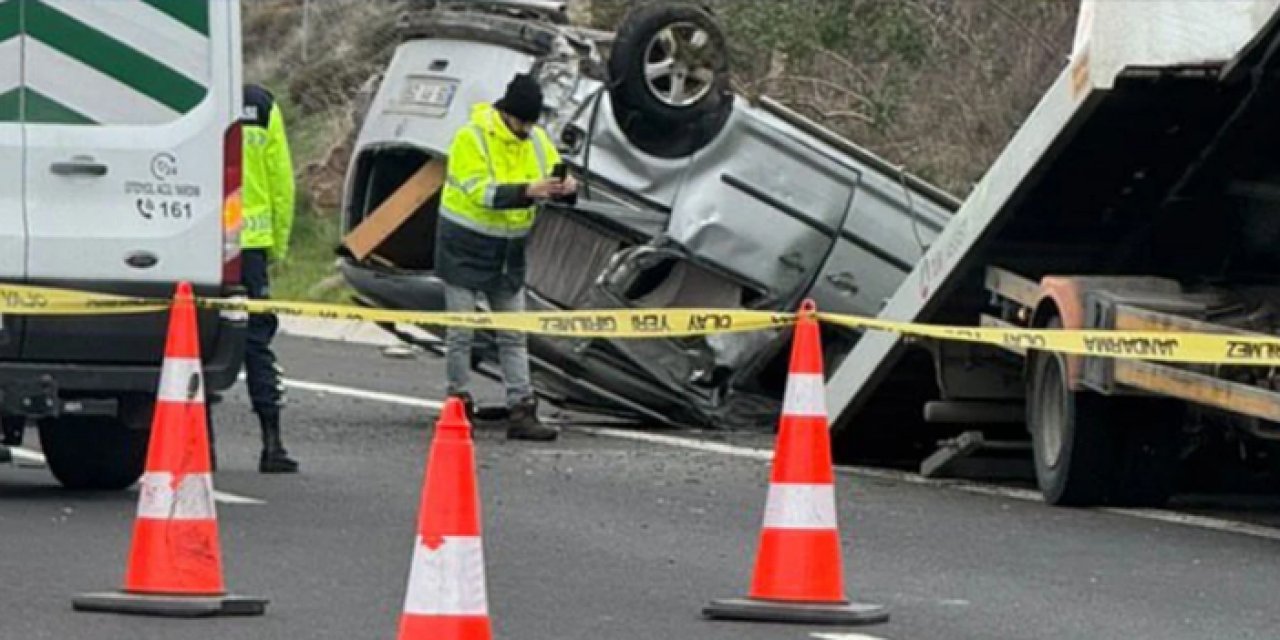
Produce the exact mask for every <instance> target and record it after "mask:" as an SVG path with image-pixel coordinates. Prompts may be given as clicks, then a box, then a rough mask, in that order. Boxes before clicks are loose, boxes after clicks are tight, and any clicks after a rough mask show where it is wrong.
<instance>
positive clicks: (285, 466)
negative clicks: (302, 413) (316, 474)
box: [258, 412, 298, 473]
mask: <svg viewBox="0 0 1280 640" xmlns="http://www.w3.org/2000/svg"><path fill="white" fill-rule="evenodd" d="M258 420H259V422H261V423H262V457H261V458H260V459H259V460H258V471H260V472H262V473H297V471H298V463H297V461H295V460H293V459H291V458H290V457H289V452H288V451H285V450H284V444H283V443H282V442H281V441H280V413H279V412H269V413H266V412H264V413H259V414H258Z"/></svg>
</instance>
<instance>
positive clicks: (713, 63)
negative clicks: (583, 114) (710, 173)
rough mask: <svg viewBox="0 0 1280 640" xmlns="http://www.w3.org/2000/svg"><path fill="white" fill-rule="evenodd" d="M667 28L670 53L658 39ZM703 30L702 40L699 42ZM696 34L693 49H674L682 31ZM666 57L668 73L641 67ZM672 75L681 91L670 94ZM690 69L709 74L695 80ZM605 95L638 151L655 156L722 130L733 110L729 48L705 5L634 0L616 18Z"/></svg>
mask: <svg viewBox="0 0 1280 640" xmlns="http://www.w3.org/2000/svg"><path fill="white" fill-rule="evenodd" d="M664 34H674V35H673V36H672V37H673V38H676V41H677V45H676V50H675V52H674V53H672V52H670V51H668V50H666V49H665V48H664V45H663V44H662V42H663V38H664ZM694 34H705V40H702V38H703V37H704V36H703V35H694ZM686 35H687V36H689V39H690V40H692V39H693V38H695V37H696V38H697V39H699V40H702V44H701V45H700V47H699V49H698V50H697V51H696V52H694V53H693V54H688V53H686V52H682V50H681V49H680V48H679V46H680V44H686V48H688V40H683V41H682V40H681V39H680V38H681V37H682V36H686ZM651 58H653V59H654V61H661V60H662V59H664V58H665V59H669V60H672V61H673V64H674V65H675V69H676V71H675V72H673V74H672V75H671V76H662V77H659V78H656V79H652V80H651V79H650V78H648V77H646V73H645V67H646V65H647V64H648V63H649V62H650V59H651ZM676 73H679V74H680V75H681V76H682V77H684V78H685V82H686V86H690V85H692V86H691V88H689V89H688V90H687V91H685V92H676V91H675V90H674V89H675V85H674V83H673V82H672V81H671V79H672V78H673V77H674V75H675V74H676ZM696 73H707V74H710V78H709V80H700V79H699V78H698V77H696V75H695V74H696ZM609 98H610V101H611V106H612V107H613V112H614V117H615V119H616V120H617V122H618V126H619V127H621V129H622V131H623V132H624V133H625V134H626V136H627V139H628V140H629V141H630V142H631V143H632V144H634V145H635V146H636V147H638V148H640V150H642V151H644V152H645V153H648V154H650V155H654V156H657V157H662V158H678V157H683V156H687V155H690V154H692V153H695V152H697V151H698V150H699V149H701V148H702V147H704V146H706V144H707V143H708V142H710V141H711V140H712V139H714V138H715V137H716V135H717V134H719V133H720V131H721V129H723V128H724V125H725V123H726V122H727V121H728V119H729V114H730V112H731V111H732V109H733V94H732V92H731V91H730V90H729V50H728V46H727V44H726V40H725V35H724V31H723V29H721V28H720V26H719V25H718V24H717V23H716V21H715V19H713V18H712V17H711V15H710V14H709V13H707V11H706V10H704V9H702V8H700V7H698V6H697V5H694V4H692V3H675V4H671V3H660V4H640V5H636V6H635V7H633V8H632V9H631V10H630V11H629V12H628V13H627V15H626V17H625V18H623V20H622V25H621V27H619V29H618V31H617V36H616V39H615V40H614V43H613V49H612V52H611V53H610V55H609Z"/></svg>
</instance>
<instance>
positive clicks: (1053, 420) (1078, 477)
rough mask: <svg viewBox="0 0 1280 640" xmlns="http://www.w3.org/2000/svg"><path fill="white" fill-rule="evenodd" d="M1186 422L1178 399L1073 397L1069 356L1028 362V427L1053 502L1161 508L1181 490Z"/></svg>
mask: <svg viewBox="0 0 1280 640" xmlns="http://www.w3.org/2000/svg"><path fill="white" fill-rule="evenodd" d="M1060 326H1061V323H1060V322H1058V321H1055V323H1054V324H1051V326H1050V328H1056V327H1060ZM1181 417H1182V405H1181V404H1180V403H1178V402H1176V401H1169V400H1164V399H1158V398H1133V397H1108V396H1101V395H1098V394H1095V393H1090V392H1077V391H1072V390H1071V389H1070V388H1069V387H1068V386H1067V367H1066V358H1065V357H1063V356H1062V355H1060V354H1056V353H1047V352H1039V351H1038V352H1033V353H1032V354H1031V356H1030V365H1029V378H1028V381H1027V428H1028V429H1029V430H1030V431H1031V445H1032V452H1033V455H1034V456H1035V469H1036V481H1037V483H1038V484H1039V486H1040V492H1041V494H1042V495H1043V496H1044V499H1045V502H1047V503H1049V504H1052V505H1059V506H1081V507H1083V506H1094V505H1100V504H1112V505H1117V506H1142V507H1155V506H1160V505H1163V504H1164V503H1165V502H1167V501H1168V499H1169V495H1170V494H1171V493H1172V492H1173V488H1174V484H1175V477H1176V473H1177V468H1178V451H1179V435H1178V434H1179V433H1180V426H1181V425H1180V423H1179V421H1180V420H1181Z"/></svg>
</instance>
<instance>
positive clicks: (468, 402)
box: [449, 391, 476, 424]
mask: <svg viewBox="0 0 1280 640" xmlns="http://www.w3.org/2000/svg"><path fill="white" fill-rule="evenodd" d="M449 395H451V396H453V397H455V398H457V399H459V400H461V401H462V410H463V412H464V413H466V415H467V422H470V423H472V424H474V423H475V421H476V399H475V398H474V397H472V396H471V392H469V391H459V392H457V393H451V394H449Z"/></svg>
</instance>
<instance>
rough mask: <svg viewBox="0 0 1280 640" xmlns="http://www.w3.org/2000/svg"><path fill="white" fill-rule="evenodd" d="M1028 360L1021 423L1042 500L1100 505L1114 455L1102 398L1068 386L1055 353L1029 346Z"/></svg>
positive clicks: (1063, 367) (1109, 480) (1062, 361)
mask: <svg viewBox="0 0 1280 640" xmlns="http://www.w3.org/2000/svg"><path fill="white" fill-rule="evenodd" d="M1028 365H1029V367H1028V368H1029V374H1030V375H1029V376H1028V380H1027V428H1028V429H1029V430H1030V431H1031V450H1032V455H1033V456H1035V468H1036V482H1037V484H1039V486H1040V493H1041V494H1042V495H1043V496H1044V501H1045V502H1047V503H1049V504H1052V505H1058V506H1075V507H1087V506H1093V505H1098V504H1103V502H1104V499H1105V497H1106V490H1107V488H1108V486H1110V485H1112V484H1114V482H1113V480H1112V478H1113V477H1114V476H1113V472H1114V467H1113V465H1112V464H1111V460H1113V459H1114V457H1115V456H1114V455H1113V453H1114V452H1113V451H1111V449H1112V447H1111V446H1110V443H1109V441H1108V438H1107V433H1106V431H1107V426H1108V425H1107V422H1108V421H1107V419H1106V418H1107V416H1106V407H1105V406H1104V403H1103V400H1104V399H1105V398H1103V397H1102V396H1099V395H1096V394H1092V393H1079V392H1075V391H1072V390H1071V389H1070V388H1069V387H1068V386H1067V363H1066V358H1064V357H1063V356H1062V355H1061V354H1057V353H1048V352H1042V351H1035V352H1032V353H1031V354H1030V362H1029V363H1028Z"/></svg>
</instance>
